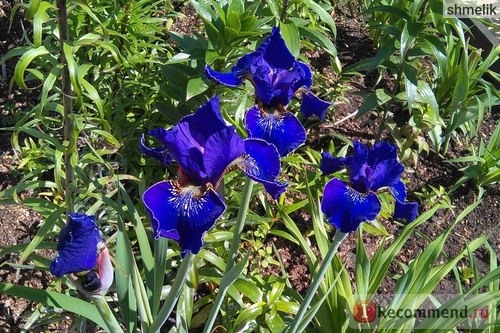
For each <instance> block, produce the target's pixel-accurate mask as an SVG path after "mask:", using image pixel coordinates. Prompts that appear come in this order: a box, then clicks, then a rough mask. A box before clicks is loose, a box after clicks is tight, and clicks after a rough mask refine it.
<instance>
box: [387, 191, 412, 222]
mask: <svg viewBox="0 0 500 333" xmlns="http://www.w3.org/2000/svg"><path fill="white" fill-rule="evenodd" d="M391 193H392V195H393V196H394V199H396V202H395V203H394V214H393V216H394V218H395V219H396V220H406V221H413V220H415V219H416V218H417V215H418V203H416V202H405V201H406V188H405V185H404V184H403V182H402V181H398V182H397V183H396V184H394V185H393V186H392V187H391Z"/></svg>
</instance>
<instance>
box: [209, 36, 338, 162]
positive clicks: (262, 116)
mask: <svg viewBox="0 0 500 333" xmlns="http://www.w3.org/2000/svg"><path fill="white" fill-rule="evenodd" d="M205 74H206V76H207V77H208V78H210V79H212V80H214V81H216V82H218V83H220V84H224V85H226V86H229V87H237V86H239V85H240V84H242V83H243V81H244V80H245V79H248V80H249V81H250V82H251V83H252V84H253V86H254V88H255V100H256V106H255V107H253V108H252V109H250V110H249V112H248V113H247V115H246V118H245V125H246V127H247V129H248V131H249V134H250V136H251V137H256V138H261V139H264V140H266V141H268V142H270V143H273V144H275V145H276V146H277V148H278V151H279V153H280V155H281V156H284V155H287V154H289V153H290V152H291V151H293V150H294V149H296V148H297V147H299V146H300V145H302V144H303V143H304V142H305V137H306V134H305V129H304V127H303V126H302V125H301V124H300V122H299V120H298V119H297V118H296V117H295V116H294V115H293V114H292V113H290V112H288V111H287V110H286V106H287V105H288V104H289V103H290V101H291V99H292V97H294V96H295V95H296V94H297V93H298V92H299V91H301V92H303V94H302V105H301V111H302V113H303V115H304V116H305V117H311V116H316V117H318V118H319V119H321V120H323V119H324V117H325V114H326V110H327V109H328V107H330V105H331V104H330V103H328V102H325V101H322V100H320V99H319V98H318V97H316V96H315V95H313V94H312V93H311V92H310V91H309V90H308V89H309V88H310V87H311V85H312V74H311V70H310V68H309V66H308V65H307V64H305V63H303V62H301V61H297V60H296V59H295V58H294V57H293V55H292V54H291V53H290V51H289V50H288V48H287V47H286V44H285V41H284V40H283V38H282V37H281V34H280V31H279V28H277V27H275V28H273V30H272V33H271V35H270V36H269V37H268V38H267V39H266V40H265V41H264V42H263V43H262V44H261V45H260V47H259V48H258V49H257V50H256V51H254V52H251V53H248V54H246V55H244V56H243V57H241V58H240V59H239V60H238V62H237V63H236V65H235V66H234V67H233V68H231V72H229V73H222V72H217V71H214V70H213V69H212V68H211V67H210V66H208V65H207V66H206V68H205ZM276 140H277V141H276ZM278 141H279V142H278Z"/></svg>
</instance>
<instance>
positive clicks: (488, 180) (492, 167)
mask: <svg viewBox="0 0 500 333" xmlns="http://www.w3.org/2000/svg"><path fill="white" fill-rule="evenodd" d="M471 152H472V155H471V156H464V157H458V158H454V159H450V160H448V161H447V162H448V163H452V164H455V165H459V166H460V165H465V166H463V167H462V168H460V171H462V172H463V173H464V175H463V176H462V177H461V178H460V179H459V180H458V181H457V183H456V184H455V186H453V188H452V190H455V189H457V188H459V187H460V186H461V185H463V184H464V183H465V182H467V181H469V180H471V181H473V182H474V184H476V185H477V186H479V187H481V186H483V185H489V184H494V183H496V182H498V181H500V125H497V127H496V128H495V131H494V132H493V134H492V136H491V138H490V140H489V142H488V143H487V144H486V143H485V142H484V140H483V139H480V141H479V147H478V148H475V147H474V146H472V145H471Z"/></svg>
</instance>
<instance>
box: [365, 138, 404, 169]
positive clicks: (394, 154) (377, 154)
mask: <svg viewBox="0 0 500 333" xmlns="http://www.w3.org/2000/svg"><path fill="white" fill-rule="evenodd" d="M397 158H398V148H397V147H396V146H393V145H391V144H390V143H388V142H387V141H381V142H378V143H376V144H375V145H374V146H373V147H372V148H370V149H369V151H368V164H369V165H371V166H372V167H375V166H376V165H377V164H378V163H380V162H381V161H384V160H396V159H397Z"/></svg>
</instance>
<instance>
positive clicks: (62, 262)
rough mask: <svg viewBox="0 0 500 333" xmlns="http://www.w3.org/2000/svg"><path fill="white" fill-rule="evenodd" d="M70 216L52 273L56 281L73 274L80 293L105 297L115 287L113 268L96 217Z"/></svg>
mask: <svg viewBox="0 0 500 333" xmlns="http://www.w3.org/2000/svg"><path fill="white" fill-rule="evenodd" d="M68 216H69V222H68V225H67V226H66V227H64V228H63V229H62V230H61V233H60V235H59V241H58V243H57V251H58V254H57V256H56V257H55V259H54V260H53V261H52V263H51V264H50V272H51V273H52V274H53V275H55V276H57V277H61V276H63V275H66V274H70V277H71V278H72V280H73V281H74V282H75V284H76V286H77V287H78V289H80V290H81V291H82V292H84V293H86V294H101V295H104V294H105V293H106V292H107V290H108V289H109V287H110V286H111V284H112V283H113V266H112V264H111V257H110V255H109V252H108V249H107V248H106V243H105V242H104V240H103V239H102V237H101V234H100V232H99V229H98V228H97V224H96V222H95V217H94V216H91V215H86V214H82V213H70V214H68Z"/></svg>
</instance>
